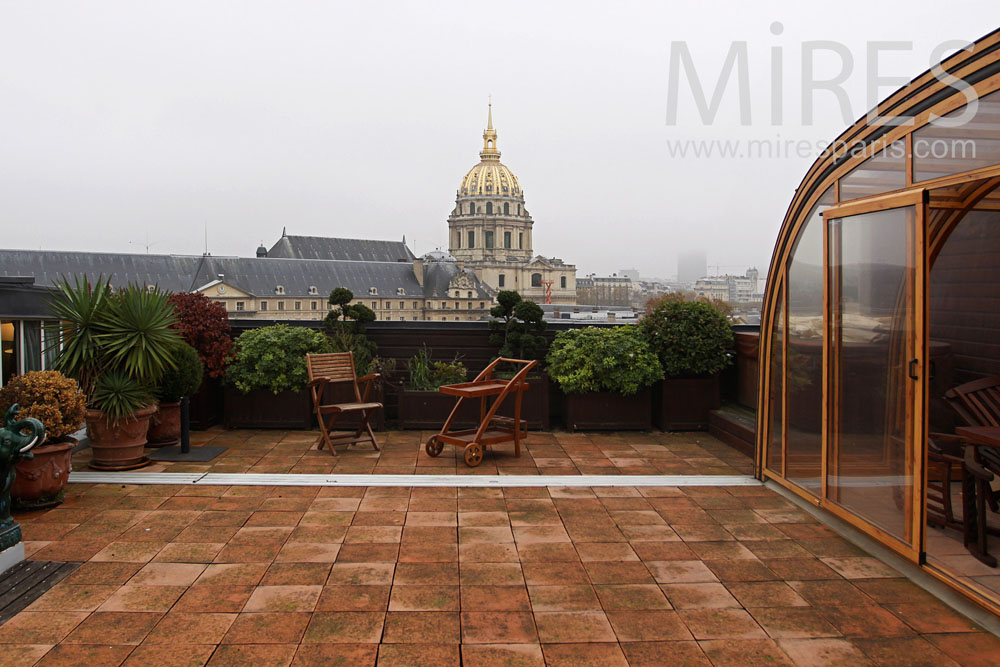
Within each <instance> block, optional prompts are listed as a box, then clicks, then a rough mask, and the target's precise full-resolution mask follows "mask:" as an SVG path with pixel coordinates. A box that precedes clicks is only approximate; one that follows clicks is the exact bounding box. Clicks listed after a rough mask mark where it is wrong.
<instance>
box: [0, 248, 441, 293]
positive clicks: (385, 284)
mask: <svg viewBox="0 0 1000 667" xmlns="http://www.w3.org/2000/svg"><path fill="white" fill-rule="evenodd" d="M79 274H85V275H87V276H88V277H90V278H91V279H93V278H96V277H97V276H99V275H103V276H105V277H108V276H110V277H111V282H112V284H113V285H124V284H127V283H130V282H136V283H140V284H146V285H158V286H159V287H160V288H161V289H164V290H167V291H171V292H189V291H193V290H196V289H198V288H200V287H204V286H205V285H207V284H209V283H211V282H213V281H216V280H220V276H221V280H222V281H224V282H225V283H227V284H229V285H232V286H233V287H237V288H239V289H241V290H243V291H245V292H248V293H250V294H252V295H254V296H259V297H266V296H271V295H273V294H274V293H275V287H277V286H278V285H281V286H282V287H284V288H285V296H308V295H309V287H311V286H315V287H316V288H317V293H318V294H320V295H326V294H329V293H330V291H331V290H332V289H333V288H335V287H346V288H348V289H349V290H351V291H352V292H354V294H355V295H356V296H365V295H367V294H368V290H369V288H371V287H374V288H376V289H377V290H378V295H379V296H383V297H384V296H395V295H396V289H397V288H399V287H402V288H403V289H404V290H405V291H406V295H407V296H422V295H423V293H424V291H423V288H422V287H421V286H420V284H419V283H418V282H417V279H416V276H414V274H413V264H412V263H411V262H375V261H330V260H298V259H274V258H270V257H267V258H256V257H213V256H211V255H208V256H197V255H133V254H126V253H91V252H61V251H46V250H0V276H30V277H33V278H35V282H36V284H38V285H43V286H49V285H53V284H55V283H56V282H58V281H59V279H60V278H62V277H63V276H68V277H71V276H75V275H79ZM446 286H447V283H446Z"/></svg>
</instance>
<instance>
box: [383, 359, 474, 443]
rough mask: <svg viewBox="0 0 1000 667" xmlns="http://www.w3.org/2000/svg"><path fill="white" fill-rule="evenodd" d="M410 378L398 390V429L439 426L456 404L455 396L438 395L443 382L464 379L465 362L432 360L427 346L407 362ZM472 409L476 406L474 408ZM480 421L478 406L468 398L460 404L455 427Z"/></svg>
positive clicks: (465, 375)
mask: <svg viewBox="0 0 1000 667" xmlns="http://www.w3.org/2000/svg"><path fill="white" fill-rule="evenodd" d="M407 370H408V371H409V380H408V382H407V383H406V385H405V386H404V387H403V389H402V390H401V391H400V392H399V425H400V427H401V428H412V429H439V428H441V425H442V424H444V420H445V419H447V418H448V413H449V412H451V409H452V408H453V407H454V406H455V400H456V399H455V397H454V396H448V395H446V394H441V393H439V392H438V387H440V386H441V385H444V384H457V383H459V382H465V381H466V379H467V377H468V372H467V370H466V368H465V365H464V364H463V363H462V362H461V361H459V360H458V358H455V359H454V360H453V361H448V362H446V361H432V360H431V354H430V352H428V350H427V348H423V349H421V350H419V351H418V352H417V353H416V354H415V355H414V356H413V358H412V359H410V361H409V363H408V364H407ZM473 408H475V409H473ZM478 423H479V410H478V407H476V406H473V405H472V402H471V401H466V402H465V403H464V404H463V405H462V410H461V411H460V412H459V414H458V416H457V417H456V419H455V423H454V426H457V427H463V428H464V427H471V426H475V425H476V424H478Z"/></svg>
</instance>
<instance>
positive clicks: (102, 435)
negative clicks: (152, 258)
mask: <svg viewBox="0 0 1000 667" xmlns="http://www.w3.org/2000/svg"><path fill="white" fill-rule="evenodd" d="M52 311H53V312H54V314H55V315H56V316H57V317H58V319H59V320H60V322H61V324H60V327H59V340H58V344H59V355H58V356H57V357H56V362H55V366H56V369H57V370H60V371H62V372H63V373H65V374H66V375H68V376H69V377H72V378H74V379H75V380H76V381H77V382H78V383H79V384H80V388H81V389H82V390H83V392H84V395H86V397H87V407H88V410H87V413H86V423H87V435H88V436H89V439H90V448H91V451H92V452H93V459H92V461H91V464H90V465H91V467H92V468H96V469H99V470H127V469H130V468H137V467H141V466H143V465H147V464H148V463H149V459H147V458H146V457H145V456H144V455H143V447H145V445H146V433H147V431H148V429H149V420H150V418H151V417H152V416H153V413H154V412H156V400H155V398H154V397H153V388H154V387H155V386H156V384H157V383H158V382H159V381H160V378H161V377H163V373H164V372H165V371H167V370H168V369H171V368H173V367H174V359H173V351H174V349H175V348H176V347H177V346H178V345H179V344H180V342H181V337H180V335H179V334H178V332H177V331H176V330H175V329H173V328H172V326H173V324H174V322H175V318H174V312H173V308H172V307H171V305H170V303H169V302H168V300H167V295H166V294H165V293H163V292H161V291H160V290H159V289H157V288H155V287H146V286H143V285H134V284H133V285H128V286H127V287H124V288H119V289H112V287H111V285H110V283H109V281H108V280H105V279H104V278H103V277H99V278H98V279H97V280H96V281H94V282H93V283H90V282H89V281H88V280H87V279H86V278H79V277H78V278H76V279H75V280H74V282H73V284H70V282H69V281H68V280H65V279H64V280H62V281H61V282H59V283H57V285H56V293H55V296H54V297H53V300H52Z"/></svg>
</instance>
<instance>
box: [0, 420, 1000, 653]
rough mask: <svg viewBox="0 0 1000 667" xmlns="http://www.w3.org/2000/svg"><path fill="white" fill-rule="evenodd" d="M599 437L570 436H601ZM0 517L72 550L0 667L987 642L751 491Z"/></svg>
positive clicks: (973, 648)
mask: <svg viewBox="0 0 1000 667" xmlns="http://www.w3.org/2000/svg"><path fill="white" fill-rule="evenodd" d="M405 437H406V438H410V437H411V436H410V435H409V434H405ZM412 439H413V440H415V437H414V438H412ZM554 439H555V440H558V436H555V438H554ZM651 439H655V436H651ZM600 440H601V441H603V438H602V439H600ZM667 440H669V438H667ZM607 442H608V443H612V444H609V445H601V444H595V443H594V439H591V438H588V439H587V442H586V443H584V444H582V446H583V447H593V448H594V449H593V450H588V451H593V452H594V454H595V455H596V453H597V452H598V451H601V450H602V448H610V449H612V450H615V452H617V448H618V447H624V446H625V445H624V444H621V442H620V441H618V440H617V439H615V438H610V439H609V440H608V441H607ZM650 444H655V443H650ZM290 445H291V443H289V450H293V451H299V450H298V449H295V448H292V447H291V446H290ZM539 446H541V447H544V446H545V445H543V444H540V445H539ZM548 446H549V447H550V448H552V449H555V445H553V444H549V445H548ZM684 447H685V448H688V449H686V451H693V448H694V445H691V444H687V445H684ZM700 447H701V448H702V449H703V451H705V452H708V451H710V450H709V449H708V448H705V447H704V445H701V446H700ZM401 448H402V445H401ZM413 448H414V445H413V444H412V443H411V444H410V445H407V446H406V448H405V449H409V450H412V449H413ZM271 449H274V447H271ZM387 450H388V451H390V452H391V451H393V448H391V447H390V448H387ZM560 450H561V448H560ZM562 451H564V453H565V450H562ZM666 451H668V452H669V451H670V449H669V448H668V449H667V450H666ZM615 452H612V453H609V452H603V451H602V453H603V454H604V456H605V457H610V458H609V459H608V460H610V459H611V458H615V457H614V456H613V453H615ZM321 454H322V453H321ZM322 455H323V456H326V454H322ZM301 456H308V457H310V458H311V455H310V454H305V453H302V454H301ZM410 456H412V454H410ZM674 456H676V457H677V458H679V459H681V460H683V457H681V456H680V455H678V454H676V453H674ZM261 458H263V455H262V456H261ZM567 458H569V459H570V460H571V461H573V460H574V457H571V456H568V455H567ZM576 458H577V459H579V457H576ZM630 458H631V457H630ZM668 458H672V457H668ZM704 458H715V459H716V460H721V459H719V458H718V457H714V456H711V455H709V456H706V457H704ZM345 460H351V459H346V458H345ZM358 460H362V459H360V458H359V459H358ZM650 460H652V459H650ZM378 461H380V459H372V460H371V464H372V465H374V464H375V463H376V462H378ZM253 465H257V464H253ZM295 465H297V464H293V465H292V467H294V466H295ZM410 465H412V463H411V464H410ZM575 469H579V467H576V466H575ZM19 518H20V520H21V521H22V525H23V527H24V532H25V539H26V540H27V542H26V544H27V547H28V550H29V552H30V554H31V555H30V557H31V558H35V559H46V560H79V561H85V562H84V564H83V565H82V566H81V567H80V568H79V569H78V570H77V571H76V572H74V573H73V574H72V575H71V576H70V577H69V578H67V579H66V580H64V581H62V582H61V583H59V584H57V585H56V586H55V587H54V588H52V589H51V590H50V591H48V592H47V593H46V594H45V595H44V596H42V597H41V598H40V599H38V600H37V601H36V602H34V603H33V604H32V605H31V606H30V607H29V608H28V609H26V610H25V611H23V612H21V613H20V614H18V615H17V616H15V617H14V618H13V619H12V620H10V621H9V622H7V623H6V624H5V625H3V626H2V627H0V644H3V646H2V648H0V662H2V663H3V664H15V665H31V664H35V663H36V661H37V664H40V665H58V664H73V665H78V664H88V665H89V664H93V665H97V664H100V665H118V664H126V665H144V664H148V665H182V664H183V665H201V664H210V665H288V664H295V665H308V664H322V665H327V664H351V665H353V666H357V667H360V666H363V665H370V664H374V663H375V661H376V660H377V661H378V663H379V664H380V665H397V664H398V665H421V664H426V665H458V664H459V662H460V661H461V664H463V665H466V666H469V665H542V664H548V665H572V666H574V667H577V666H579V665H626V664H628V665H634V666H637V665H708V664H716V665H731V664H737V665H743V664H765V663H766V664H801V665H818V664H850V665H865V664H883V665H903V664H905V665H920V664H932V665H935V666H941V665H951V664H956V663H957V664H967V665H973V664H988V663H989V661H990V660H994V659H996V656H998V655H1000V640H998V638H997V637H995V636H993V635H990V634H986V633H984V632H981V631H980V630H979V629H977V628H976V627H975V626H974V625H972V624H971V623H970V622H969V621H968V620H967V619H965V618H964V617H962V616H960V615H958V614H956V613H954V612H953V611H951V610H950V608H948V607H946V606H945V605H944V604H942V603H941V602H939V601H938V600H936V599H935V598H933V597H931V596H930V595H929V594H927V593H925V592H924V591H922V590H921V589H919V588H918V587H916V586H915V585H913V584H912V583H910V582H909V581H908V580H906V579H904V578H902V577H901V576H900V575H899V574H898V573H896V572H895V571H893V570H892V569H890V568H888V567H887V566H885V565H884V564H882V563H881V562H880V561H877V560H875V559H873V558H870V557H869V556H868V555H867V554H865V553H863V552H861V551H859V550H858V549H857V548H855V547H854V546H852V545H851V544H849V543H848V542H846V541H845V540H843V539H841V538H840V537H838V536H836V535H835V534H834V533H833V532H831V531H830V530H828V529H827V528H825V527H824V526H822V525H821V524H819V523H817V522H815V521H814V520H813V519H812V518H811V517H810V516H809V515H807V514H805V513H803V512H801V511H799V510H797V509H796V508H795V507H794V506H792V505H791V504H790V503H788V502H787V501H785V500H784V499H783V498H781V497H780V496H778V495H777V494H775V493H773V492H772V491H770V490H768V489H766V488H763V487H732V488H725V487H686V488H674V487H669V488H656V487H643V488H632V487H617V488H594V489H589V488H549V489H545V488H505V489H479V488H457V489H456V488H414V489H412V490H411V489H409V488H393V487H380V488H369V489H365V488H351V487H323V488H319V487H246V486H234V487H218V486H183V487H172V486H158V485H149V486H129V485H120V484H103V485H94V486H87V485H71V487H70V489H69V495H68V497H67V500H66V502H65V503H64V504H63V505H62V506H61V507H59V508H56V509H53V510H50V511H48V512H44V513H36V514H34V515H30V516H21V517H19Z"/></svg>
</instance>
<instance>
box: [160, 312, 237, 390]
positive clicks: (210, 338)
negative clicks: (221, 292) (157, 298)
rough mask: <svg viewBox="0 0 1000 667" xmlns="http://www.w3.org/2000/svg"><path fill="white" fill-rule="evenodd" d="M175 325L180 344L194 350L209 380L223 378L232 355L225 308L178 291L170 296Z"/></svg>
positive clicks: (230, 332) (231, 343) (230, 336)
mask: <svg viewBox="0 0 1000 667" xmlns="http://www.w3.org/2000/svg"><path fill="white" fill-rule="evenodd" d="M170 303H172V304H173V306H174V315H176V317H177V323H176V324H175V325H174V328H176V329H179V330H180V332H181V336H182V337H183V338H184V341H185V342H186V343H187V344H188V345H190V346H191V347H193V348H194V349H195V350H197V351H198V356H199V357H200V358H201V363H202V364H203V365H204V367H205V372H207V373H208V375H209V377H213V378H219V377H222V376H223V375H225V372H226V366H227V365H228V363H229V359H230V357H231V356H232V348H233V340H232V327H231V326H230V325H229V315H228V314H227V313H226V306H225V305H223V304H221V303H218V302H215V301H212V300H211V299H209V298H208V297H207V296H205V295H204V294H200V293H196V292H182V293H179V294H171V295H170Z"/></svg>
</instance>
